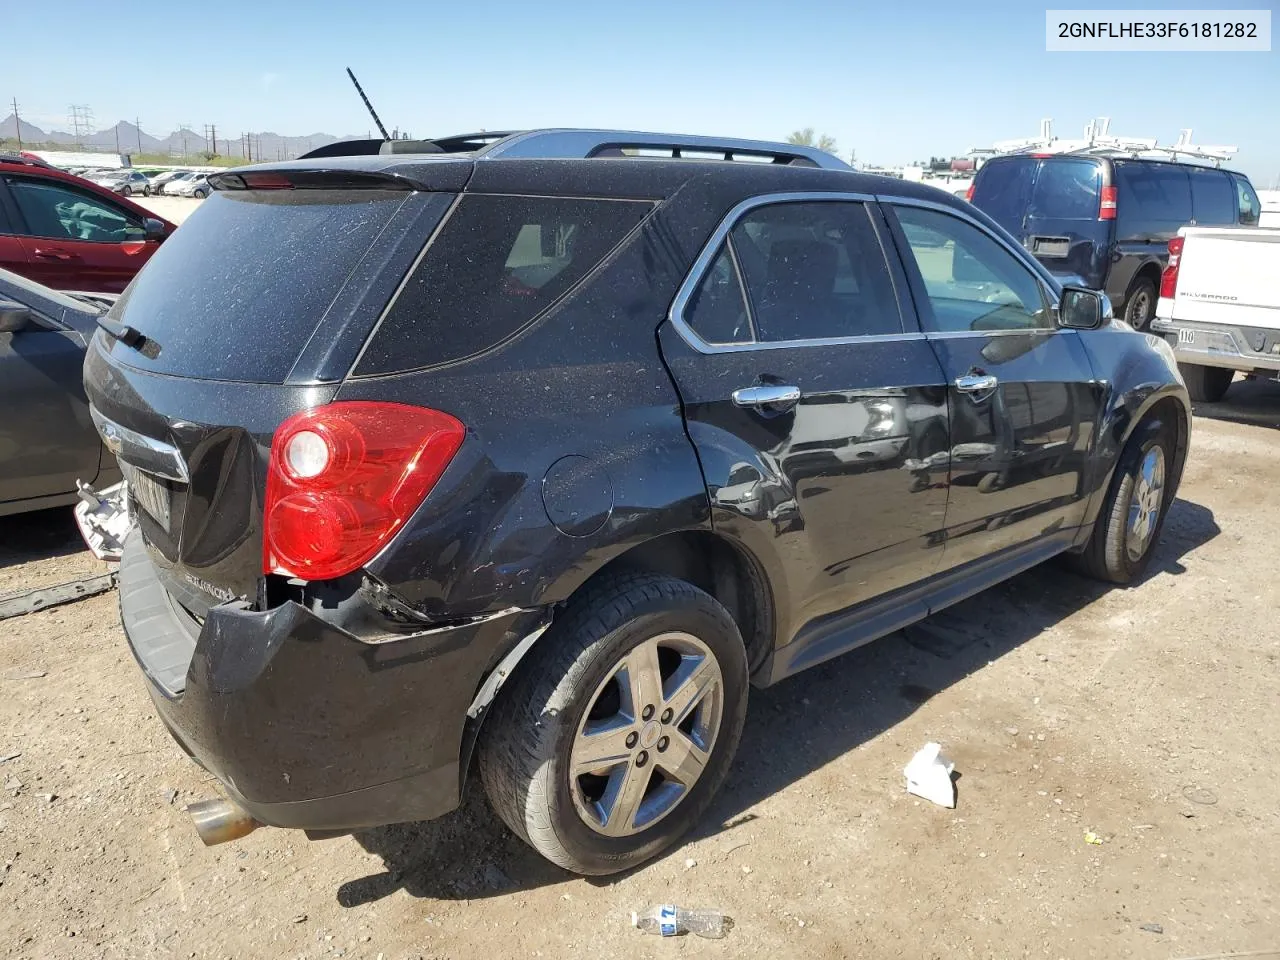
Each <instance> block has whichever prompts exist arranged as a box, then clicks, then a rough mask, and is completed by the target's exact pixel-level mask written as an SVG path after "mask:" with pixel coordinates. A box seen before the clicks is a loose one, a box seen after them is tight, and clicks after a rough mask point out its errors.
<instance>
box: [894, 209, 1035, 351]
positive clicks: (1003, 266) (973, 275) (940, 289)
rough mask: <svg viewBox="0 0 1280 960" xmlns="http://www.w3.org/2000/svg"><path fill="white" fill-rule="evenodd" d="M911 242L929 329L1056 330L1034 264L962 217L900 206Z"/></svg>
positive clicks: (908, 239)
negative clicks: (1027, 261)
mask: <svg viewBox="0 0 1280 960" xmlns="http://www.w3.org/2000/svg"><path fill="white" fill-rule="evenodd" d="M895 209H896V211H897V214H898V221H899V223H901V224H902V232H903V233H904V234H906V238H907V246H908V247H909V248H910V250H911V254H912V256H913V257H914V259H915V263H916V266H917V267H918V268H919V270H920V277H921V279H922V280H923V281H924V287H925V292H926V296H927V298H928V305H927V306H928V309H922V310H921V320H922V322H923V323H924V326H925V329H927V330H934V331H943V332H961V331H970V330H1033V329H1041V328H1052V327H1053V322H1052V320H1051V318H1050V317H1049V314H1048V311H1046V309H1045V305H1044V299H1043V297H1042V296H1041V293H1040V283H1039V281H1038V280H1037V279H1036V277H1035V275H1034V274H1033V273H1032V272H1031V270H1030V268H1029V267H1027V266H1026V265H1025V264H1023V263H1022V262H1021V261H1019V260H1018V259H1017V258H1016V257H1015V256H1014V255H1013V254H1012V253H1010V252H1009V251H1008V250H1006V249H1005V248H1004V247H1003V246H1001V245H1000V244H999V243H997V242H996V241H995V240H993V239H992V238H991V237H990V236H988V235H987V234H986V233H984V232H983V231H981V230H979V229H978V228H977V227H974V226H971V225H970V224H968V223H966V222H964V221H963V220H961V219H960V218H959V217H953V216H950V215H948V214H945V213H938V212H936V211H933V210H922V209H920V208H918V207H905V206H902V207H896V208H895Z"/></svg>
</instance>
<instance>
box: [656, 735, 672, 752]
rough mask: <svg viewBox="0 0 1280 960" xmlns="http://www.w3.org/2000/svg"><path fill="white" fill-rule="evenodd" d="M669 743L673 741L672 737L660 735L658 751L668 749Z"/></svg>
mask: <svg viewBox="0 0 1280 960" xmlns="http://www.w3.org/2000/svg"><path fill="white" fill-rule="evenodd" d="M669 743H671V738H670V737H659V738H658V752H659V753H661V752H662V751H663V750H665V749H667V745H668V744H669Z"/></svg>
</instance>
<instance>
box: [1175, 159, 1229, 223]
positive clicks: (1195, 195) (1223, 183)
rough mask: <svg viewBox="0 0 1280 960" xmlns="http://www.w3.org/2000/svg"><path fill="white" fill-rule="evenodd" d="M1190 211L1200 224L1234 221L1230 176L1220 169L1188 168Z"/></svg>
mask: <svg viewBox="0 0 1280 960" xmlns="http://www.w3.org/2000/svg"><path fill="white" fill-rule="evenodd" d="M1187 174H1188V176H1189V177H1190V178H1191V212H1192V215H1193V216H1194V217H1195V221H1196V223H1197V224H1200V225H1201V226H1212V227H1216V226H1225V225H1227V224H1230V223H1235V222H1236V196H1235V189H1234V188H1233V187H1232V185H1231V180H1230V178H1229V177H1228V176H1227V175H1226V174H1225V173H1223V172H1222V171H1221V170H1188V171H1187Z"/></svg>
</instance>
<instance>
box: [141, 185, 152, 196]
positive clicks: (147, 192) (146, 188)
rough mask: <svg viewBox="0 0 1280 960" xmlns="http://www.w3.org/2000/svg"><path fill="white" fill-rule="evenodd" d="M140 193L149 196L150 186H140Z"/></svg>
mask: <svg viewBox="0 0 1280 960" xmlns="http://www.w3.org/2000/svg"><path fill="white" fill-rule="evenodd" d="M142 195H143V196H144V197H149V196H151V188H150V187H143V188H142Z"/></svg>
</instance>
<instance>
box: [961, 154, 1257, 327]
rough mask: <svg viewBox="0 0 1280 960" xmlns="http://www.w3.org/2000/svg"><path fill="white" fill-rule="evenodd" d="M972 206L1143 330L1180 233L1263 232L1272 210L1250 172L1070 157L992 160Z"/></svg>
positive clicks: (972, 197) (983, 170) (1057, 271)
mask: <svg viewBox="0 0 1280 960" xmlns="http://www.w3.org/2000/svg"><path fill="white" fill-rule="evenodd" d="M968 199H969V200H970V202H972V203H973V205H974V206H976V207H978V208H979V209H980V210H982V211H983V212H984V213H986V214H987V215H989V216H990V217H991V218H992V219H994V220H995V221H996V222H997V223H999V224H1000V225H1001V226H1002V227H1004V228H1005V229H1006V230H1008V231H1009V232H1010V233H1011V234H1013V236H1014V237H1016V238H1017V240H1018V241H1019V242H1020V243H1021V244H1022V245H1023V246H1024V247H1026V248H1027V250H1028V251H1030V252H1031V253H1032V254H1034V255H1035V257H1036V258H1037V259H1038V260H1039V261H1040V262H1041V263H1043V264H1044V265H1045V266H1046V267H1048V268H1049V269H1050V270H1051V271H1052V272H1053V273H1055V274H1058V275H1061V276H1068V275H1075V276H1078V277H1080V278H1081V279H1082V280H1083V281H1084V282H1085V284H1086V285H1087V286H1090V287H1092V288H1094V289H1096V290H1103V291H1105V292H1106V294H1107V296H1109V297H1110V298H1111V302H1112V303H1113V304H1114V306H1115V309H1116V315H1117V316H1123V317H1124V319H1125V320H1126V321H1128V323H1129V324H1130V325H1132V326H1133V327H1135V328H1137V329H1139V330H1142V329H1145V328H1146V326H1147V324H1149V323H1150V322H1151V318H1152V317H1153V316H1155V310H1156V298H1157V292H1156V291H1157V290H1158V289H1159V286H1160V271H1161V270H1163V269H1164V265H1165V262H1166V261H1167V260H1168V256H1169V251H1168V243H1169V241H1170V240H1171V239H1173V237H1174V235H1175V234H1176V233H1177V232H1178V228H1179V227H1182V226H1185V225H1187V224H1192V225H1200V226H1226V225H1229V224H1236V223H1239V224H1243V225H1245V226H1257V223H1258V217H1259V215H1260V213H1261V210H1262V207H1261V205H1260V204H1259V202H1258V195H1257V193H1255V192H1254V189H1253V187H1252V185H1250V183H1249V178H1248V177H1246V176H1245V175H1244V174H1242V173H1234V172H1232V171H1229V170H1218V169H1214V168H1212V167H1204V166H1196V165H1193V164H1186V163H1169V162H1165V161H1160V160H1140V159H1136V158H1126V159H1118V158H1117V159H1112V158H1109V157H1089V156H1071V155H1065V154H1063V155H1048V156H1046V155H1043V154H1022V155H1017V156H1006V157H995V158H993V159H991V160H988V161H987V162H986V163H985V164H984V165H983V166H982V168H981V169H980V170H979V171H978V175H977V177H976V178H975V179H974V183H973V186H972V187H971V188H970V192H969V197H968Z"/></svg>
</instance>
